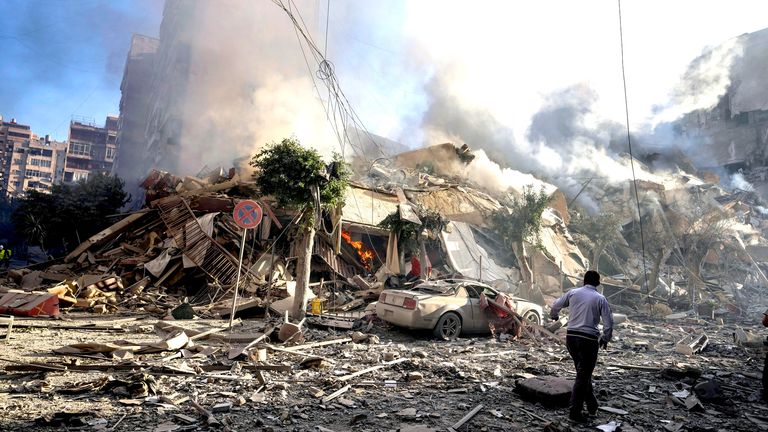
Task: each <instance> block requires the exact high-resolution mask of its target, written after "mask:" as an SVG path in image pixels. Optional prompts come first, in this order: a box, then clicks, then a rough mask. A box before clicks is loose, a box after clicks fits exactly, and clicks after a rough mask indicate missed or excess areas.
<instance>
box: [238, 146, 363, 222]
mask: <svg viewBox="0 0 768 432" xmlns="http://www.w3.org/2000/svg"><path fill="white" fill-rule="evenodd" d="M250 165H251V166H253V167H255V168H257V170H258V172H257V173H255V174H254V178H255V179H256V185H257V186H258V187H259V190H260V191H261V193H262V194H264V195H272V196H274V197H275V199H276V200H277V204H278V205H281V206H285V207H290V208H294V209H301V208H305V207H308V206H313V205H314V199H313V198H312V186H318V188H319V190H320V201H321V205H322V206H328V207H333V206H336V205H337V204H343V202H344V195H345V192H346V188H347V184H348V182H349V177H350V174H351V173H350V171H349V168H348V166H347V164H346V163H345V162H344V161H343V160H342V158H341V156H340V155H338V154H334V157H333V162H332V163H331V164H330V166H329V167H328V169H326V166H325V163H324V162H323V160H322V158H321V157H320V154H319V153H318V152H317V151H316V150H313V149H309V148H305V147H302V145H301V143H299V140H297V139H296V138H285V139H283V140H282V141H280V142H279V143H272V144H271V145H269V146H267V147H266V148H265V149H263V150H261V151H260V152H259V153H257V154H256V155H255V156H253V158H252V159H251V162H250Z"/></svg>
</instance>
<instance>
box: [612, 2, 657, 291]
mask: <svg viewBox="0 0 768 432" xmlns="http://www.w3.org/2000/svg"><path fill="white" fill-rule="evenodd" d="M617 1H618V4H619V43H620V46H621V80H622V82H623V84H624V113H625V114H626V120H627V147H629V164H630V166H631V167H632V184H633V186H634V189H635V203H637V220H638V222H639V224H640V248H641V250H642V254H643V260H642V261H643V277H644V278H645V291H646V294H650V293H649V292H648V290H649V289H650V285H648V269H647V266H646V263H645V236H644V233H643V216H642V213H641V212H640V194H639V193H638V192H637V177H636V176H635V157H634V156H633V155H632V136H631V134H630V132H629V102H628V98H627V75H626V72H625V68H624V27H623V26H622V20H621V0H617ZM647 300H648V301H649V302H650V297H647Z"/></svg>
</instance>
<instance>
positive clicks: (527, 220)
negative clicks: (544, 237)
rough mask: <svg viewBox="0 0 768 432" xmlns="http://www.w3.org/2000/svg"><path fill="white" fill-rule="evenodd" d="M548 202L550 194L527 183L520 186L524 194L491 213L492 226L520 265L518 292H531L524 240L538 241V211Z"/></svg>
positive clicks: (539, 222)
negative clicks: (519, 286)
mask: <svg viewBox="0 0 768 432" xmlns="http://www.w3.org/2000/svg"><path fill="white" fill-rule="evenodd" d="M548 204H549V196H547V194H546V193H545V192H544V189H543V188H542V189H541V190H539V191H538V192H536V191H534V190H533V186H532V185H529V186H526V187H525V188H523V194H522V195H521V196H519V197H517V196H514V197H512V198H511V200H510V201H509V203H508V205H507V206H506V207H501V208H500V209H498V210H497V211H495V212H494V213H493V214H492V215H491V226H492V228H493V230H494V231H496V232H497V233H498V234H499V236H500V238H501V241H502V242H503V243H504V244H505V245H507V246H509V247H510V248H511V249H512V252H513V253H514V255H515V258H516V259H517V263H518V265H519V267H520V278H521V279H522V281H521V282H522V289H521V293H523V294H524V295H528V296H530V293H531V288H532V286H533V271H532V270H531V266H530V264H529V263H528V251H527V248H526V243H529V244H533V245H536V246H540V245H541V240H540V238H539V233H540V231H541V215H542V213H544V210H546V208H547V205H548Z"/></svg>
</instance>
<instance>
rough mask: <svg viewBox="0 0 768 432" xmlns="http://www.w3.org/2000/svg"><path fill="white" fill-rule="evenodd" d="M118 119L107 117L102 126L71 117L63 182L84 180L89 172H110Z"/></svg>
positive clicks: (115, 144)
mask: <svg viewBox="0 0 768 432" xmlns="http://www.w3.org/2000/svg"><path fill="white" fill-rule="evenodd" d="M117 123H118V118H117V117H115V116H107V120H106V122H105V124H104V126H103V127H102V126H96V124H95V122H94V121H93V120H89V119H84V118H73V119H72V121H71V122H70V123H69V140H68V144H69V146H68V149H67V161H66V164H65V167H64V183H72V182H77V181H78V180H87V179H88V177H89V176H90V175H91V174H93V173H98V172H105V173H110V172H112V164H113V162H114V160H115V154H116V151H117Z"/></svg>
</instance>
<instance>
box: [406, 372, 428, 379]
mask: <svg viewBox="0 0 768 432" xmlns="http://www.w3.org/2000/svg"><path fill="white" fill-rule="evenodd" d="M406 379H407V380H408V381H421V380H423V379H424V374H423V373H421V372H408V376H407V377H406Z"/></svg>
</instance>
